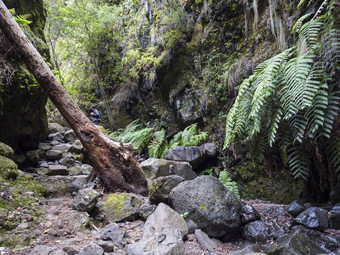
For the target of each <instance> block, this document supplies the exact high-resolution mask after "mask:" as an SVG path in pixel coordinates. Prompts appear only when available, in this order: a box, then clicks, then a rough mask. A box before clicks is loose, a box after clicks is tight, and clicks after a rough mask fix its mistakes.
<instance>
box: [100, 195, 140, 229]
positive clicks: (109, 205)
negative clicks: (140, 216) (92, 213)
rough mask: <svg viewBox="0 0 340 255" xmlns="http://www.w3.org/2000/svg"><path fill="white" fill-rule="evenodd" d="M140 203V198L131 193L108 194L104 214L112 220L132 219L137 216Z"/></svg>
mask: <svg viewBox="0 0 340 255" xmlns="http://www.w3.org/2000/svg"><path fill="white" fill-rule="evenodd" d="M141 203H142V202H141V199H140V198H139V197H138V196H137V195H136V194H133V193H120V194H118V193H114V194H110V195H109V196H108V197H107V198H106V201H105V215H106V217H107V219H108V220H110V221H113V222H119V221H123V220H132V219H134V218H135V217H136V216H137V213H138V208H139V207H140V205H141Z"/></svg>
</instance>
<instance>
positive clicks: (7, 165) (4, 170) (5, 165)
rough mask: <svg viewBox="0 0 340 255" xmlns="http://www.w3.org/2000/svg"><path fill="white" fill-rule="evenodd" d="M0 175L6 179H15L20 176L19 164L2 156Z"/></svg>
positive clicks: (0, 158) (0, 157)
mask: <svg viewBox="0 0 340 255" xmlns="http://www.w3.org/2000/svg"><path fill="white" fill-rule="evenodd" d="M0 176H1V177H3V178H4V179H15V178H16V177H17V176H18V166H17V164H15V163H14V161H13V160H11V159H9V158H6V157H3V156H0Z"/></svg>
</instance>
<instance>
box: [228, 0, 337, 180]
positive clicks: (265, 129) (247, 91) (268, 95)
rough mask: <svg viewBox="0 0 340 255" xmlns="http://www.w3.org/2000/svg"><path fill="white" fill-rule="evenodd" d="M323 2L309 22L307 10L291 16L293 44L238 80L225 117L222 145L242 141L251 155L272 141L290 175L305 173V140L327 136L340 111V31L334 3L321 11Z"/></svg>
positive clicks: (301, 176)
mask: <svg viewBox="0 0 340 255" xmlns="http://www.w3.org/2000/svg"><path fill="white" fill-rule="evenodd" d="M302 3H303V1H301V2H300V4H299V5H301V4H302ZM326 4H327V1H325V2H324V3H323V4H322V5H321V6H320V8H319V10H318V11H317V12H316V14H314V17H313V18H312V19H310V20H309V21H307V20H308V19H309V18H310V17H311V16H312V15H313V14H309V15H305V16H303V17H301V18H300V19H299V20H298V21H297V23H296V24H295V26H294V29H293V30H294V31H296V32H297V33H298V35H299V41H298V42H297V45H296V46H295V47H292V48H290V49H287V50H285V51H283V52H282V53H280V54H278V55H276V56H274V57H273V58H271V59H268V60H266V61H264V62H263V63H261V64H260V65H259V66H258V67H257V68H256V69H255V72H254V74H253V75H252V76H250V77H249V78H248V79H246V80H244V81H243V83H242V84H241V85H240V87H239V93H238V96H237V98H236V100H235V102H234V104H233V106H232V108H231V109H230V111H229V113H228V115H227V119H226V134H225V143H224V148H227V147H230V146H231V145H232V144H233V143H235V141H239V142H241V143H243V142H244V143H245V144H246V146H247V149H248V152H250V153H251V154H252V155H253V157H254V155H255V154H256V153H258V152H260V153H262V152H264V151H265V150H266V148H268V147H267V146H268V145H269V146H270V147H272V146H273V145H274V144H275V143H277V144H278V146H277V147H278V148H279V150H280V151H281V154H282V156H283V158H284V162H285V163H288V165H289V167H290V169H291V170H292V173H293V175H294V177H295V178H303V179H307V177H308V173H309V167H310V165H311V159H310V157H309V156H308V153H310V152H308V151H306V150H305V149H304V148H305V147H306V141H307V140H308V139H310V140H311V141H312V144H317V143H318V142H319V139H320V137H326V138H331V137H332V135H333V133H334V132H333V126H334V125H335V121H336V120H337V118H338V115H339V111H340V91H339V88H340V86H339V82H338V81H337V80H338V78H337V77H338V76H337V75H338V73H339V61H340V40H339V38H340V31H339V30H338V29H337V28H335V27H334V24H336V22H335V19H334V17H333V16H332V10H335V8H337V7H335V6H336V2H335V1H334V0H332V1H331V2H330V3H329V5H328V7H327V12H326V14H322V10H323V9H324V7H325V6H326ZM309 146H310V144H309ZM329 149H331V150H333V151H334V150H335V147H334V146H333V147H332V146H330V147H329ZM330 155H337V154H336V153H335V154H334V153H331V152H330ZM333 158H334V157H333ZM337 162H338V161H336V162H335V164H337Z"/></svg>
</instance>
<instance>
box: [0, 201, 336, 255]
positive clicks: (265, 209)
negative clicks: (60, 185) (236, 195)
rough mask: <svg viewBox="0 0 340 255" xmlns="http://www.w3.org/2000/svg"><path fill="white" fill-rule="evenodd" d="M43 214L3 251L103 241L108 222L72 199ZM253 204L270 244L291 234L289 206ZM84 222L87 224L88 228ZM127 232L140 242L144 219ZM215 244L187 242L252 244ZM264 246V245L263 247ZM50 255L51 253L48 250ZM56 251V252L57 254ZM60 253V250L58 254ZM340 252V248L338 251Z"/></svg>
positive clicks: (197, 247)
mask: <svg viewBox="0 0 340 255" xmlns="http://www.w3.org/2000/svg"><path fill="white" fill-rule="evenodd" d="M40 202H41V208H42V211H43V213H42V216H41V218H40V220H39V221H37V222H35V223H32V224H31V223H28V224H23V225H19V226H18V228H19V229H21V230H20V233H23V234H24V235H25V233H26V234H27V235H28V236H31V237H33V238H32V239H31V243H30V246H27V247H24V248H17V249H9V248H4V247H3V248H1V251H0V254H10V255H19V254H20V255H24V254H29V253H30V251H32V250H33V249H34V247H36V246H39V245H47V246H51V247H58V248H60V249H62V250H64V251H67V253H68V254H77V253H78V252H80V251H82V250H83V249H84V248H85V247H86V246H88V245H89V244H91V243H99V241H100V240H101V235H102V232H103V231H104V229H105V227H106V226H105V224H102V223H101V224H97V226H96V225H95V224H94V223H93V222H89V223H86V224H87V225H86V224H84V222H85V221H86V220H87V219H88V214H87V213H84V212H79V211H77V210H74V209H72V198H70V197H60V198H54V199H46V200H42V201H40ZM246 202H247V204H251V205H253V206H254V208H255V209H256V210H257V211H258V212H259V213H260V215H261V219H262V220H263V221H264V222H265V223H266V225H267V226H268V227H269V228H270V233H271V235H272V238H271V239H268V240H267V243H271V242H273V240H274V238H275V239H276V238H277V237H279V236H281V235H284V234H285V233H287V232H288V231H289V229H290V227H291V226H292V222H293V217H292V216H291V215H290V214H289V213H288V211H287V206H286V205H278V204H273V203H269V202H264V201H256V200H252V201H246ZM84 225H85V226H86V227H85V228H84ZM118 226H119V227H121V228H122V229H123V230H124V231H126V232H127V238H126V241H127V243H134V242H136V241H139V239H140V238H141V236H142V232H143V228H144V221H142V220H140V219H139V220H134V221H125V222H121V223H118ZM325 234H326V235H327V236H329V237H333V238H335V239H336V238H337V239H338V240H339V236H340V230H332V229H327V230H326V231H325ZM212 240H213V242H214V243H215V245H216V246H215V249H214V251H213V252H210V251H208V250H207V249H206V248H205V247H203V246H202V245H201V244H199V243H198V242H197V240H196V238H195V235H194V234H188V236H187V239H186V241H185V254H186V255H202V254H207V255H213V254H218V255H222V254H229V253H230V252H231V251H236V250H240V249H241V248H242V247H244V246H245V244H249V243H248V242H247V241H245V240H243V239H242V238H238V239H236V240H233V241H230V242H222V241H220V240H217V239H212ZM259 249H260V248H259ZM46 254H47V253H46ZM53 254H54V253H53ZM56 254H57V253H56ZM107 254H117V255H120V254H122V255H123V254H126V252H125V249H118V248H117V247H115V248H114V251H112V252H108V253H107ZM333 254H340V250H338V251H337V253H336V252H335V253H333Z"/></svg>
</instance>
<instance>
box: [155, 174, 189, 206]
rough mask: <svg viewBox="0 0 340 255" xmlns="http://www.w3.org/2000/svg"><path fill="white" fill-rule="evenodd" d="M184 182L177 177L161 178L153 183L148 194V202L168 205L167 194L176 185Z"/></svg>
mask: <svg viewBox="0 0 340 255" xmlns="http://www.w3.org/2000/svg"><path fill="white" fill-rule="evenodd" d="M183 181H185V180H184V179H183V178H182V177H180V176H177V175H169V176H161V177H158V178H157V179H156V180H154V181H153V183H152V186H151V188H150V192H149V198H150V202H151V203H153V204H159V203H166V204H167V203H168V198H169V193H170V192H171V190H172V189H173V188H175V187H176V186H177V185H178V184H180V183H181V182H183Z"/></svg>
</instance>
